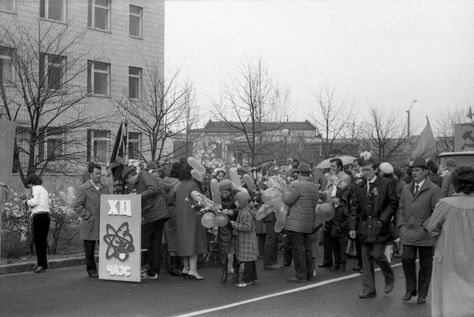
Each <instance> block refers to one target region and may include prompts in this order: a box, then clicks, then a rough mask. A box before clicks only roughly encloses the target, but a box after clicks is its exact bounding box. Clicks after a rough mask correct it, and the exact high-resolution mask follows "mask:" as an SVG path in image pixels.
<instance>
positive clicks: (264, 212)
mask: <svg viewBox="0 0 474 317" xmlns="http://www.w3.org/2000/svg"><path fill="white" fill-rule="evenodd" d="M272 211H273V208H272V206H270V205H267V204H263V205H262V206H261V207H260V208H259V209H258V210H257V214H256V215H255V219H257V220H262V219H263V218H265V217H266V216H268V215H269V214H270V213H271V212H272Z"/></svg>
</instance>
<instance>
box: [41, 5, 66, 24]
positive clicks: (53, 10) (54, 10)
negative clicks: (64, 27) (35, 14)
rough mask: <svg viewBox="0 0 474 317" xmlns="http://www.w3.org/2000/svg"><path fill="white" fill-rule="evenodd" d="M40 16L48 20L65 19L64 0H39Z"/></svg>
mask: <svg viewBox="0 0 474 317" xmlns="http://www.w3.org/2000/svg"><path fill="white" fill-rule="evenodd" d="M40 17H42V18H44V19H48V20H56V21H63V22H64V21H65V20H66V0H41V1H40Z"/></svg>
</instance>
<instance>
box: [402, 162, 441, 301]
mask: <svg viewBox="0 0 474 317" xmlns="http://www.w3.org/2000/svg"><path fill="white" fill-rule="evenodd" d="M412 175H413V182H411V183H410V184H408V185H406V186H405V187H404V188H403V191H402V194H401V199H400V206H399V211H398V217H397V218H398V226H399V228H400V240H401V241H402V244H403V254H402V263H403V272H404V273H405V283H406V293H405V295H404V296H403V298H402V300H403V301H409V300H410V299H411V298H412V296H416V293H417V290H418V299H417V303H418V304H424V303H425V302H426V296H427V295H428V288H429V286H430V280H431V270H432V264H433V252H434V247H435V246H436V238H435V237H433V236H432V235H431V234H429V233H428V232H426V231H425V230H424V228H423V223H424V222H425V221H427V220H428V219H429V217H430V216H431V214H432V213H433V210H434V207H435V205H436V203H437V202H438V200H439V199H440V198H441V189H440V188H439V187H438V186H437V185H436V184H435V183H433V182H432V181H431V180H430V178H429V176H428V165H427V164H426V162H425V160H424V159H423V158H421V157H419V158H416V159H415V160H414V162H413V165H412ZM417 253H418V257H419V259H420V270H419V274H418V289H417V278H416V263H415V260H416V255H417Z"/></svg>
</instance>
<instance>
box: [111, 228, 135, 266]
mask: <svg viewBox="0 0 474 317" xmlns="http://www.w3.org/2000/svg"><path fill="white" fill-rule="evenodd" d="M105 228H106V231H107V234H106V235H104V241H105V243H106V244H107V251H106V252H105V257H106V258H107V259H111V258H116V259H118V260H120V261H121V262H124V261H126V260H127V259H128V257H129V254H130V253H131V252H133V251H135V247H134V246H133V236H132V234H131V233H130V229H129V228H128V222H124V223H123V224H122V225H121V226H120V227H119V228H118V229H117V230H115V228H114V227H112V225H111V224H107V225H106V226H105Z"/></svg>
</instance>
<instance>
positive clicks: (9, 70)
mask: <svg viewBox="0 0 474 317" xmlns="http://www.w3.org/2000/svg"><path fill="white" fill-rule="evenodd" d="M12 80H13V63H12V49H11V48H7V47H0V85H2V86H3V85H8V84H9V83H10V82H11V81H12Z"/></svg>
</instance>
